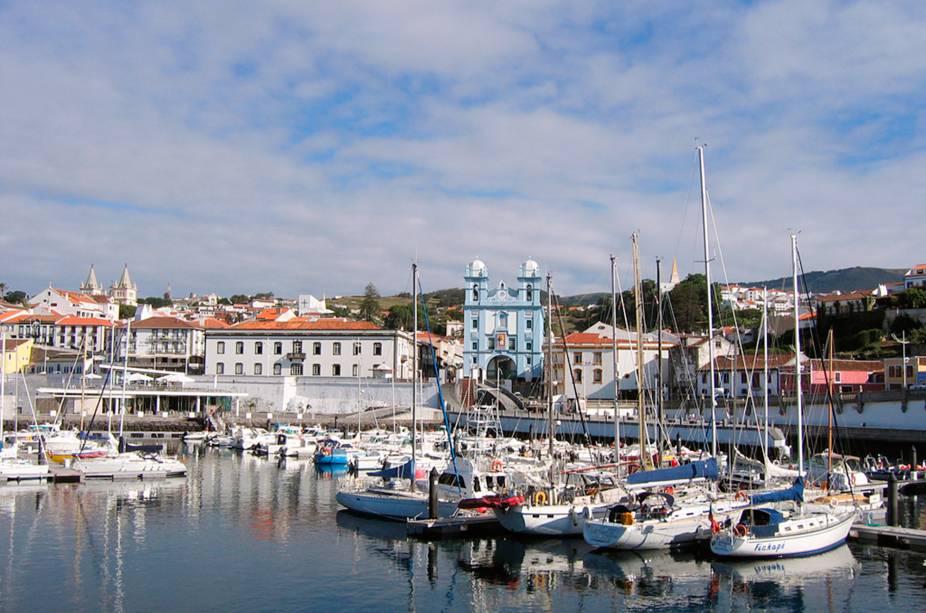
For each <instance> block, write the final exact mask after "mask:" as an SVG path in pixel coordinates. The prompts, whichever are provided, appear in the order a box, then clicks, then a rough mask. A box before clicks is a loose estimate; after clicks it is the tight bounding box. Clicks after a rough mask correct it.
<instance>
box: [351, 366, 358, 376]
mask: <svg viewBox="0 0 926 613" xmlns="http://www.w3.org/2000/svg"><path fill="white" fill-rule="evenodd" d="M351 374H352V375H353V376H354V377H359V376H360V364H354V367H353V369H352V370H351Z"/></svg>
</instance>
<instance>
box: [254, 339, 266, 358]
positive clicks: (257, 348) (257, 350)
mask: <svg viewBox="0 0 926 613" xmlns="http://www.w3.org/2000/svg"><path fill="white" fill-rule="evenodd" d="M263 353H264V344H263V343H262V342H260V341H257V342H256V343H254V355H262V354H263Z"/></svg>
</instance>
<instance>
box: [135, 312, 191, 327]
mask: <svg viewBox="0 0 926 613" xmlns="http://www.w3.org/2000/svg"><path fill="white" fill-rule="evenodd" d="M164 328H168V329H175V328H176V329H184V330H200V329H201V328H202V326H200V325H199V324H195V323H191V322H189V321H184V320H182V319H177V318H176V317H168V316H166V315H164V316H155V317H148V318H147V319H142V320H141V321H133V322H132V329H133V330H154V329H164Z"/></svg>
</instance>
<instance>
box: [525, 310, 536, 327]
mask: <svg viewBox="0 0 926 613" xmlns="http://www.w3.org/2000/svg"><path fill="white" fill-rule="evenodd" d="M524 327H525V328H527V329H528V330H533V329H534V320H533V319H531V317H530V313H528V314H527V319H526V320H525V321H524Z"/></svg>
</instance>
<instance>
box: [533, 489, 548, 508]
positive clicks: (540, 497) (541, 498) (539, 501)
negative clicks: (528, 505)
mask: <svg viewBox="0 0 926 613" xmlns="http://www.w3.org/2000/svg"><path fill="white" fill-rule="evenodd" d="M534 504H535V505H537V506H540V505H545V504H547V493H546V492H537V493H535V494H534Z"/></svg>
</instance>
